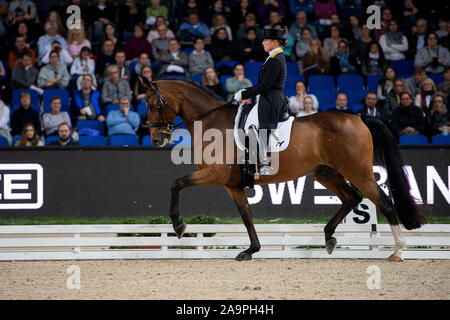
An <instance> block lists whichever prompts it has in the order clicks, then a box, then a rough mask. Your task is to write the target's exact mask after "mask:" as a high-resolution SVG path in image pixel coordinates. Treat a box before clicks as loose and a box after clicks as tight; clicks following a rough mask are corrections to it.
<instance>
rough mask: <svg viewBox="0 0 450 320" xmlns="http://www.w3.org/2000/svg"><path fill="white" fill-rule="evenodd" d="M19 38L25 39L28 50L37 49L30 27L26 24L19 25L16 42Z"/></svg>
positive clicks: (15, 35) (20, 23)
mask: <svg viewBox="0 0 450 320" xmlns="http://www.w3.org/2000/svg"><path fill="white" fill-rule="evenodd" d="M17 37H22V38H24V39H25V47H27V48H28V49H35V48H36V39H35V37H34V36H33V34H32V33H31V32H30V31H29V29H28V25H27V24H26V23H25V22H19V24H18V25H17V31H16V32H15V34H14V40H16V38H17ZM35 52H36V51H35Z"/></svg>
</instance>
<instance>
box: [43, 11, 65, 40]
mask: <svg viewBox="0 0 450 320" xmlns="http://www.w3.org/2000/svg"><path fill="white" fill-rule="evenodd" d="M45 22H46V23H47V22H54V23H56V26H57V27H56V33H57V34H59V35H60V36H64V34H65V33H66V31H65V30H66V29H65V28H64V24H63V23H62V20H61V16H60V15H59V12H58V11H56V10H51V11H50V12H49V13H48V16H47V19H46V20H45Z"/></svg>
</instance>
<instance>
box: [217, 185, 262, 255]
mask: <svg viewBox="0 0 450 320" xmlns="http://www.w3.org/2000/svg"><path fill="white" fill-rule="evenodd" d="M225 190H227V192H228V194H229V195H230V197H231V198H232V199H233V201H234V203H235V204H236V206H237V208H238V210H239V213H240V214H241V217H242V221H243V222H244V225H245V227H246V228H247V232H248V235H249V237H250V247H249V248H248V249H247V250H245V251H242V252H241V253H239V254H238V255H237V257H236V258H235V260H237V261H244V260H251V259H252V254H253V253H255V252H258V251H259V249H260V248H261V245H260V244H259V240H258V235H257V234H256V231H255V226H254V225H253V214H252V212H251V211H250V206H249V205H248V200H247V195H246V194H245V191H244V189H239V188H231V187H225Z"/></svg>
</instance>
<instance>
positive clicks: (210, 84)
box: [202, 67, 223, 98]
mask: <svg viewBox="0 0 450 320" xmlns="http://www.w3.org/2000/svg"><path fill="white" fill-rule="evenodd" d="M202 85H203V86H204V87H206V88H208V89H210V90H211V91H213V92H214V93H215V94H217V95H218V96H219V97H221V98H223V87H222V84H221V83H220V81H219V77H218V76H217V72H216V70H215V69H214V67H207V68H206V69H205V71H203V77H202Z"/></svg>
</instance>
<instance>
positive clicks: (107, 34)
mask: <svg viewBox="0 0 450 320" xmlns="http://www.w3.org/2000/svg"><path fill="white" fill-rule="evenodd" d="M105 40H111V41H112V42H113V43H114V45H115V46H117V41H119V40H118V38H117V32H116V27H115V26H114V24H112V23H107V24H105V27H104V28H103V41H105Z"/></svg>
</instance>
